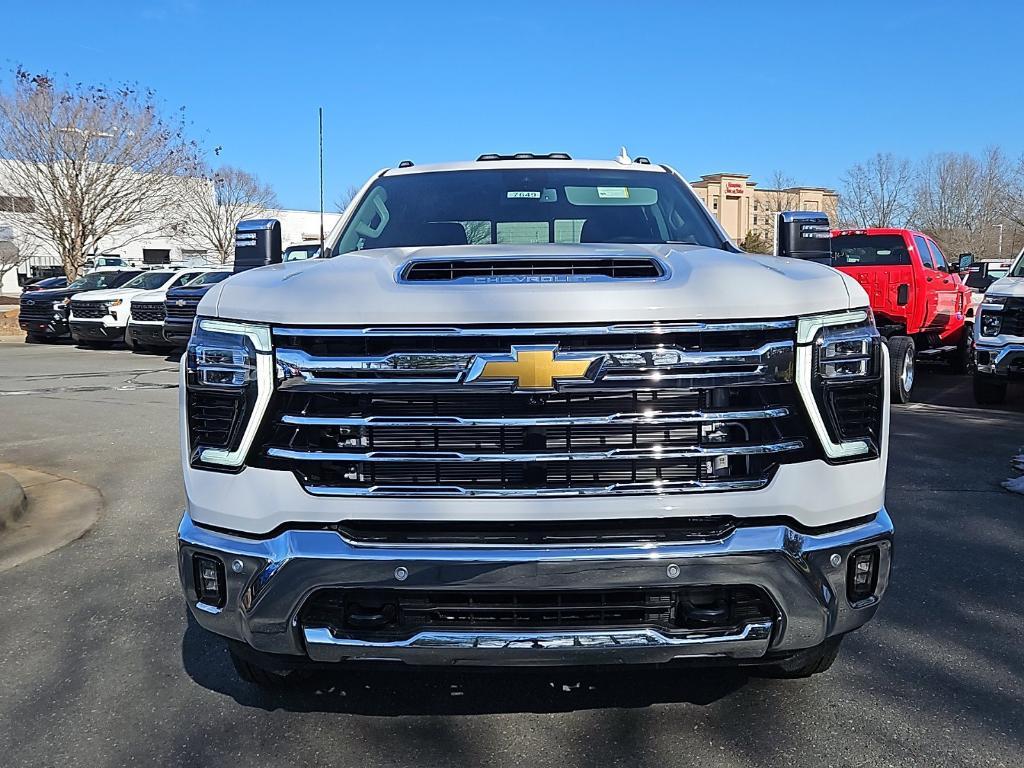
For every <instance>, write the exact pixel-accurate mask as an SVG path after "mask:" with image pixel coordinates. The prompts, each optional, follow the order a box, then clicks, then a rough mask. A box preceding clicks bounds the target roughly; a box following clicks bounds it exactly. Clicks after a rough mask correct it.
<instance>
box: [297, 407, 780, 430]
mask: <svg viewBox="0 0 1024 768" xmlns="http://www.w3.org/2000/svg"><path fill="white" fill-rule="evenodd" d="M788 415H789V409H788V408H766V409H762V410H749V411H651V412H650V413H613V414H609V415H606V416H536V417H520V418H468V417H464V416H401V417H390V416H367V417H349V416H304V415H301V414H284V415H283V416H282V417H281V423H282V424H290V425H293V426H299V427H569V426H601V425H603V424H618V425H622V424H627V425H628V424H638V425H651V426H657V425H661V424H703V423H713V422H721V421H749V420H756V419H777V418H781V417H782V416H788Z"/></svg>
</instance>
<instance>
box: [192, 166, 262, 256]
mask: <svg viewBox="0 0 1024 768" xmlns="http://www.w3.org/2000/svg"><path fill="white" fill-rule="evenodd" d="M182 190H183V194H182V196H181V199H180V202H179V208H180V213H181V215H182V216H183V217H184V220H183V221H182V222H181V223H180V224H179V225H178V227H177V232H178V236H179V237H180V238H181V239H182V240H183V241H185V242H188V243H189V244H190V245H193V246H195V247H197V248H198V249H200V250H204V251H208V252H210V253H212V255H213V260H214V261H216V262H218V263H220V264H225V263H227V262H228V261H231V259H232V257H233V256H234V251H235V228H236V227H237V226H238V222H240V221H244V220H245V219H253V218H258V217H260V216H263V215H265V214H266V213H267V211H268V210H269V209H273V208H277V207H278V202H277V196H276V195H275V194H274V190H273V189H271V188H270V186H269V185H267V184H264V183H262V182H261V181H260V180H259V179H257V178H256V177H255V176H254V175H253V174H251V173H249V172H247V171H243V170H241V169H239V168H232V167H231V166H223V167H221V168H218V169H217V170H216V171H208V172H206V173H204V174H203V175H202V176H198V177H195V178H193V179H190V180H189V183H188V184H186V185H185V186H184V187H183V188H182Z"/></svg>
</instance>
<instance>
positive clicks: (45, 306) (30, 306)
mask: <svg viewBox="0 0 1024 768" xmlns="http://www.w3.org/2000/svg"><path fill="white" fill-rule="evenodd" d="M53 305H54V302H53V301H52V300H49V299H45V300H44V299H22V300H21V306H20V307H19V309H18V318H19V319H20V320H31V321H33V322H49V321H50V320H52V319H53V315H54V312H55V311H56V310H54V309H53Z"/></svg>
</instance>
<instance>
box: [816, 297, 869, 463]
mask: <svg viewBox="0 0 1024 768" xmlns="http://www.w3.org/2000/svg"><path fill="white" fill-rule="evenodd" d="M797 342H798V346H797V386H798V388H799V389H800V394H801V395H802V397H803V399H804V403H805V405H806V406H807V409H808V413H809V416H810V419H811V423H812V425H813V426H814V429H815V432H817V434H818V437H819V439H820V440H821V443H822V447H823V448H824V449H825V455H826V456H827V458H829V459H830V460H834V461H842V460H853V459H865V458H873V457H874V456H877V455H878V451H879V446H880V445H881V431H882V421H883V414H884V405H885V403H884V399H885V395H884V386H885V379H884V376H883V371H882V368H883V364H882V361H883V354H882V339H881V337H880V336H879V334H878V330H877V329H876V328H875V322H874V317H873V316H872V314H871V310H869V309H858V310H853V311H850V312H837V313H831V314H827V315H812V316H808V317H802V318H800V321H799V323H798V325H797Z"/></svg>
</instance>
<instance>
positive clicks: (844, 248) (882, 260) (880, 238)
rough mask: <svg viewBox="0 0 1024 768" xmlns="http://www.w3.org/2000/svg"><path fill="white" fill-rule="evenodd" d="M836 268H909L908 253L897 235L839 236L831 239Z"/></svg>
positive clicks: (904, 244) (833, 260)
mask: <svg viewBox="0 0 1024 768" xmlns="http://www.w3.org/2000/svg"><path fill="white" fill-rule="evenodd" d="M832 264H833V266H836V267H857V266H860V267H880V266H909V265H910V251H908V250H907V246H906V243H904V242H903V238H902V237H900V236H899V235H840V236H839V237H834V238H832Z"/></svg>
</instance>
